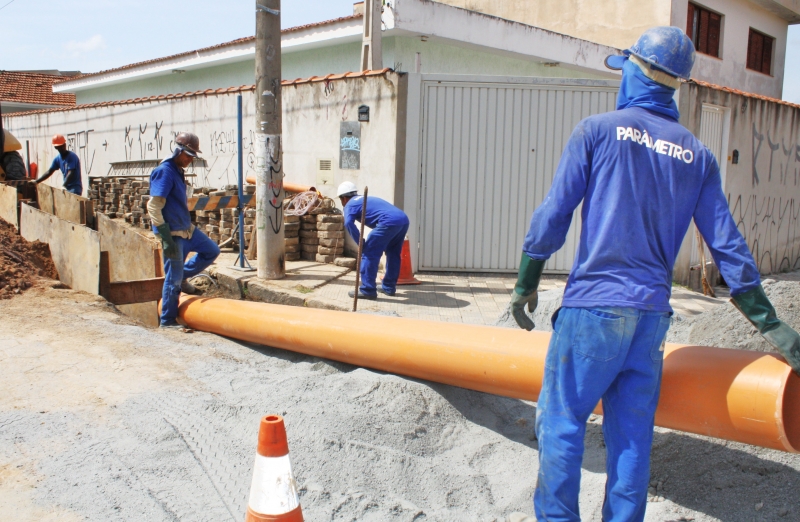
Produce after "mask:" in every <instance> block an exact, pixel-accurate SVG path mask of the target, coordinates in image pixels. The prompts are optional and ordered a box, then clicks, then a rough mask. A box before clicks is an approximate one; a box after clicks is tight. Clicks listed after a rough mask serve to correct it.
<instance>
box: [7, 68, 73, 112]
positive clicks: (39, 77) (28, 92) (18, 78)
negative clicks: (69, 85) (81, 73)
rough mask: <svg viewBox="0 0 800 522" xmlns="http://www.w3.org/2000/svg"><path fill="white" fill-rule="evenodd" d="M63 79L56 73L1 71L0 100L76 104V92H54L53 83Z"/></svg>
mask: <svg viewBox="0 0 800 522" xmlns="http://www.w3.org/2000/svg"><path fill="white" fill-rule="evenodd" d="M62 79H64V77H63V76H58V75H54V74H40V73H27V72H15V71H0V101H7V102H17V103H40V104H46V105H67V106H74V105H75V95H74V94H70V93H54V92H53V83H54V82H55V81H56V80H62Z"/></svg>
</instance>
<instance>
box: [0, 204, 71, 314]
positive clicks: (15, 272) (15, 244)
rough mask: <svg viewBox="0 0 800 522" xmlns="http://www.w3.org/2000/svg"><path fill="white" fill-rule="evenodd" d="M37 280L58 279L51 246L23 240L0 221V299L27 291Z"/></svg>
mask: <svg viewBox="0 0 800 522" xmlns="http://www.w3.org/2000/svg"><path fill="white" fill-rule="evenodd" d="M40 277H47V278H50V279H58V271H56V265H55V264H54V263H53V259H52V257H50V247H49V246H47V244H46V243H42V242H40V241H34V242H33V243H30V242H28V241H26V240H25V239H23V238H22V237H21V236H19V235H17V230H16V228H14V226H13V225H11V224H10V223H8V222H6V221H3V220H2V219H0V299H8V298H9V297H13V296H14V295H16V294H18V293H20V292H22V291H23V290H27V289H28V288H30V287H31V286H33V283H34V281H35V280H36V279H38V278H40Z"/></svg>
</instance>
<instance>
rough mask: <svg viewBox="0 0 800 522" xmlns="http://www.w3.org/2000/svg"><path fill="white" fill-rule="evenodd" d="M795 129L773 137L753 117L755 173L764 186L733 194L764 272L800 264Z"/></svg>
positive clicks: (799, 161)
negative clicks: (794, 195)
mask: <svg viewBox="0 0 800 522" xmlns="http://www.w3.org/2000/svg"><path fill="white" fill-rule="evenodd" d="M793 135H794V132H790V136H789V137H788V138H789V139H788V140H787V136H786V135H783V136H781V138H780V139H773V135H772V133H771V132H770V131H768V130H767V131H759V129H758V127H757V126H756V124H755V123H753V126H752V151H751V152H752V165H751V176H752V187H753V188H754V189H759V190H757V191H755V192H758V193H751V194H744V195H741V194H740V195H734V194H730V195H729V200H730V201H729V203H730V205H729V206H730V209H731V213H732V214H733V217H734V220H735V221H736V226H737V227H738V228H739V231H740V232H741V233H742V235H743V236H744V238H745V241H746V242H747V244H748V246H749V247H750V251H751V252H752V253H753V257H754V258H755V260H756V263H757V264H758V267H759V270H760V271H761V273H764V274H769V273H775V272H786V271H790V270H795V269H797V268H800V199H798V198H795V197H792V196H791V194H792V193H794V192H796V189H795V187H797V186H798V182H800V145H798V144H797V143H794V141H793V140H791V136H793ZM787 141H788V143H787ZM765 189H766V190H765ZM788 189H791V190H788ZM765 192H768V193H770V195H764V193H765Z"/></svg>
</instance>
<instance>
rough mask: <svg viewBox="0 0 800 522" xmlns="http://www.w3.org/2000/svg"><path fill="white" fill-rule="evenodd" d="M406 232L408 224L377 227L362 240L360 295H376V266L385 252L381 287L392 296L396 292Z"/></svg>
mask: <svg viewBox="0 0 800 522" xmlns="http://www.w3.org/2000/svg"><path fill="white" fill-rule="evenodd" d="M406 232H408V223H405V224H404V225H395V226H393V227H384V226H382V225H378V226H377V227H375V228H374V229H372V232H370V233H369V236H367V238H366V239H365V240H364V251H363V252H362V253H361V288H360V290H361V293H362V294H364V295H370V296H374V295H378V289H377V287H376V283H375V280H376V278H377V277H378V265H379V264H380V262H381V255H383V253H384V252H386V274H384V276H383V283H382V284H381V286H382V287H383V289H384V290H385V291H386V292H387V293H389V294H393V293H394V292H395V290H397V278H398V276H399V275H400V254H401V253H402V252H403V241H405V239H406Z"/></svg>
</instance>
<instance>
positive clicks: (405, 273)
mask: <svg viewBox="0 0 800 522" xmlns="http://www.w3.org/2000/svg"><path fill="white" fill-rule="evenodd" d="M397 284H398V285H421V284H422V281H420V280H419V279H417V278H416V277H414V271H413V270H412V269H411V247H410V246H409V243H408V238H406V240H405V241H403V252H402V253H401V254H400V277H398V278H397Z"/></svg>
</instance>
